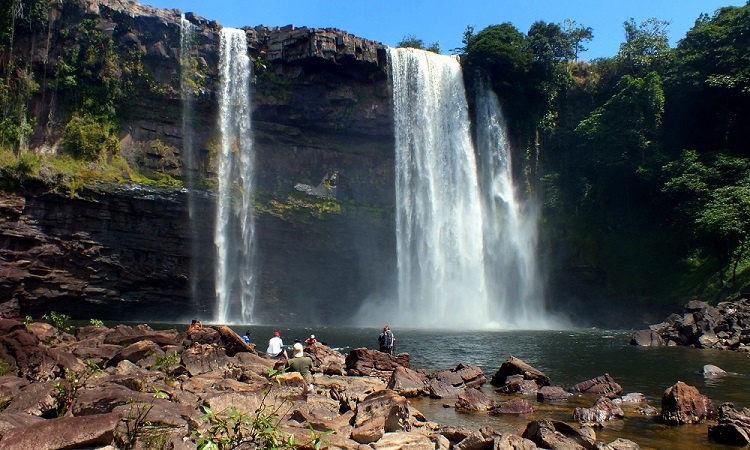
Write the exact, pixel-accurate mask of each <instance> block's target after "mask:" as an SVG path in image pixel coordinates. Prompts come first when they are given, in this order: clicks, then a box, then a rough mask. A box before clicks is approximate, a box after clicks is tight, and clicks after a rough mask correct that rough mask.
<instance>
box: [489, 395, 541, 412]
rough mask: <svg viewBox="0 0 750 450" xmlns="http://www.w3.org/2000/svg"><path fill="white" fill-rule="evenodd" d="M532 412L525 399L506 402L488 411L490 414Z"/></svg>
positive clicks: (532, 408) (529, 404)
mask: <svg viewBox="0 0 750 450" xmlns="http://www.w3.org/2000/svg"><path fill="white" fill-rule="evenodd" d="M533 412H534V407H533V406H532V405H531V403H530V402H529V401H528V400H526V399H525V398H514V399H512V400H509V401H507V402H502V403H500V404H496V405H495V406H494V407H493V408H492V409H490V414H492V415H499V414H531V413H533Z"/></svg>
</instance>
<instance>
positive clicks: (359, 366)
mask: <svg viewBox="0 0 750 450" xmlns="http://www.w3.org/2000/svg"><path fill="white" fill-rule="evenodd" d="M399 366H400V367H405V368H407V369H408V368H409V354H408V353H399V354H398V355H390V354H388V353H383V352H380V351H377V350H369V349H366V348H355V349H354V350H352V351H351V352H349V354H348V355H347V356H346V370H347V373H348V374H349V375H354V376H358V375H359V376H362V375H365V376H384V377H385V376H390V372H393V370H395V369H396V367H399Z"/></svg>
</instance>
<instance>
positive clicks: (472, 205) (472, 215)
mask: <svg viewBox="0 0 750 450" xmlns="http://www.w3.org/2000/svg"><path fill="white" fill-rule="evenodd" d="M388 57H389V62H390V66H391V72H392V78H393V79H392V81H393V103H394V105H393V107H394V122H395V137H396V155H395V156H396V161H395V165H396V245H397V264H398V284H399V288H398V306H397V310H398V312H399V314H398V316H399V318H400V319H399V318H396V319H395V320H396V322H395V323H396V324H397V325H398V324H399V320H400V321H401V322H402V323H401V325H402V326H412V327H418V328H426V327H443V328H447V327H451V328H461V329H476V328H482V327H485V326H486V325H487V323H488V320H489V313H490V304H489V298H488V296H487V289H486V282H485V274H484V247H483V246H484V239H483V218H482V214H483V213H482V205H481V197H480V193H479V185H478V179H477V165H476V159H475V154H474V147H473V145H472V140H471V132H470V126H469V125H470V123H469V113H468V106H467V103H466V92H465V89H464V84H463V75H462V72H461V66H460V64H459V62H458V60H457V59H455V58H453V57H450V56H443V55H438V54H435V53H432V52H426V51H422V50H415V49H411V48H397V49H392V48H391V49H389V50H388ZM391 322H393V321H391Z"/></svg>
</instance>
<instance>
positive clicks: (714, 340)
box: [630, 298, 750, 352]
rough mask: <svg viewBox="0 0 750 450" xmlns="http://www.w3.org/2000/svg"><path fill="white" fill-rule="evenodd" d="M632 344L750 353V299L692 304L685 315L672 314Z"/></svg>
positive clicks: (636, 336) (635, 336) (635, 337)
mask: <svg viewBox="0 0 750 450" xmlns="http://www.w3.org/2000/svg"><path fill="white" fill-rule="evenodd" d="M630 343H631V344H632V345H640V346H644V347H656V346H662V345H670V346H677V345H682V346H688V347H695V348H709V349H715V350H734V351H739V352H750V300H748V299H746V298H741V299H739V300H735V301H727V302H721V303H719V304H718V305H716V306H711V305H709V304H708V303H706V302H703V301H699V300H693V301H690V302H688V303H687V304H686V305H685V307H684V310H683V313H682V314H681V315H680V314H677V313H674V314H671V315H670V316H669V317H667V319H666V320H664V322H661V323H658V324H655V325H651V326H650V327H649V328H648V329H646V330H639V331H636V332H635V333H633V336H632V338H631V340H630Z"/></svg>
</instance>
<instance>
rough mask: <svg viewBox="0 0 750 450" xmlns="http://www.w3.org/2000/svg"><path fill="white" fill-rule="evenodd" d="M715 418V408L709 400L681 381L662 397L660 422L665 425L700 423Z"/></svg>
mask: <svg viewBox="0 0 750 450" xmlns="http://www.w3.org/2000/svg"><path fill="white" fill-rule="evenodd" d="M716 417H717V411H716V407H715V406H714V404H713V402H712V401H711V399H710V398H708V397H706V396H705V395H703V394H701V393H700V392H699V391H698V389H697V388H695V387H693V386H689V385H687V384H685V383H683V382H682V381H678V382H677V383H676V384H675V385H673V386H672V387H670V388H669V389H667V390H666V391H664V394H663V395H662V398H661V420H662V421H664V422H666V423H669V424H674V425H680V424H684V423H700V422H703V421H704V420H711V419H715V418H716Z"/></svg>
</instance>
